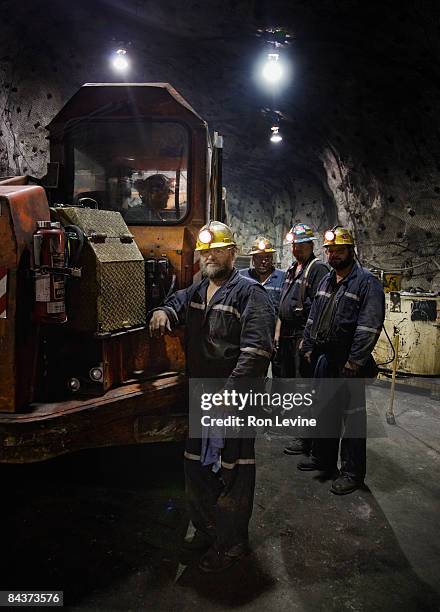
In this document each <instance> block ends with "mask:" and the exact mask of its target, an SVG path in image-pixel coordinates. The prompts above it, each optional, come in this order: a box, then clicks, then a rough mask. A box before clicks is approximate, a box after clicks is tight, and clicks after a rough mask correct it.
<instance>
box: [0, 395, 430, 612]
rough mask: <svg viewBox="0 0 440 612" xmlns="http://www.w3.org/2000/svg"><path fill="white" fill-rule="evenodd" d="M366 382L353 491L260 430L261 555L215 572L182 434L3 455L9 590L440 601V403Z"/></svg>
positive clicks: (294, 602)
mask: <svg viewBox="0 0 440 612" xmlns="http://www.w3.org/2000/svg"><path fill="white" fill-rule="evenodd" d="M388 398H389V391H388V389H386V388H382V387H376V386H374V387H370V389H369V391H368V411H369V431H370V439H369V441H368V473H367V480H366V485H367V486H366V487H365V488H364V489H363V490H359V491H356V492H355V493H353V494H351V495H347V496H343V497H338V496H335V495H332V494H331V493H330V492H329V487H330V484H331V483H330V482H329V481H322V480H320V479H319V477H318V475H317V474H316V473H315V472H312V473H311V472H299V471H298V470H297V469H296V464H297V463H298V461H299V460H300V458H298V457H289V456H286V455H284V454H283V453H282V449H283V447H284V445H285V444H286V442H288V440H289V439H288V438H286V437H284V436H279V435H277V436H271V435H267V434H266V435H265V436H264V437H262V438H260V439H259V440H258V441H257V490H256V497H255V507H254V514H253V519H252V522H251V544H252V553H251V554H250V555H249V556H248V557H246V558H245V559H244V561H243V562H242V563H241V564H240V565H237V566H235V567H232V568H230V569H229V570H227V571H226V572H223V573H222V574H216V575H212V574H210V575H206V574H203V573H202V572H200V571H199V570H198V568H197V557H195V558H194V557H193V558H191V556H189V557H188V555H187V556H186V557H182V555H181V553H180V551H179V548H180V544H181V541H182V539H183V538H184V536H185V534H186V533H187V530H188V519H187V517H186V513H185V499H184V482H183V473H182V446H180V445H154V446H153V445H151V446H143V447H128V448H127V447H125V448H114V449H98V450H90V451H86V452H81V453H77V454H75V455H71V456H67V457H62V458H59V459H56V460H53V461H49V462H46V463H41V464H34V465H28V466H6V465H2V466H0V474H1V482H2V491H3V496H2V504H1V506H2V555H1V557H2V566H3V567H2V569H1V589H2V590H5V589H9V590H23V589H26V590H31V589H38V590H46V589H53V590H55V589H56V590H63V591H64V606H65V607H66V608H67V609H70V610H98V611H100V610H103V611H110V610H124V611H129V610H150V609H151V610H153V609H154V610H166V611H172V610H176V611H177V610H179V611H181V610H188V611H189V610H191V611H194V610H199V609H200V610H202V609H203V610H224V609H243V610H272V609H273V610H275V609H276V610H283V611H284V610H297V611H302V610H304V611H315V610H316V611H318V610H319V611H321V610H322V611H329V610H335V611H336V610H338V611H339V610H355V611H357V610H362V611H363V610H376V611H377V610H380V611H388V610H390V611H391V610H393V611H394V610H396V609H399V608H400V609H401V610H405V611H412V610H414V611H421V610H423V611H428V610H439V609H440V582H439V579H438V578H439V570H440V535H439V514H440V512H439V510H440V494H439V472H440V470H439V465H440V402H439V401H436V400H435V399H430V398H429V396H426V395H421V394H414V393H410V392H406V391H405V392H403V391H398V392H397V394H396V403H395V412H396V425H395V426H389V425H387V424H386V422H385V418H384V413H385V409H386V406H387V404H388Z"/></svg>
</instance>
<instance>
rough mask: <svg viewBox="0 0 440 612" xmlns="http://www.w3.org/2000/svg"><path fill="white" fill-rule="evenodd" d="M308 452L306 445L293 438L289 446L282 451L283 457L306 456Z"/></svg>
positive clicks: (299, 439) (302, 441)
mask: <svg viewBox="0 0 440 612" xmlns="http://www.w3.org/2000/svg"><path fill="white" fill-rule="evenodd" d="M309 452H310V451H309V449H308V448H307V445H306V443H305V442H304V440H301V438H293V440H292V442H291V443H290V444H289V446H286V448H285V449H284V451H283V453H284V454H285V455H308V454H309Z"/></svg>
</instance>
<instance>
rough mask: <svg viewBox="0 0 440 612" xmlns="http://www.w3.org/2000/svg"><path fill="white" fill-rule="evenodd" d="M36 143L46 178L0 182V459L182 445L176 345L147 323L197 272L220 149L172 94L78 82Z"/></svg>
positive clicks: (155, 87) (214, 199)
mask: <svg viewBox="0 0 440 612" xmlns="http://www.w3.org/2000/svg"><path fill="white" fill-rule="evenodd" d="M47 129H48V131H49V141H50V163H49V166H48V173H47V175H46V176H45V177H44V178H43V179H40V180H37V179H32V178H30V177H26V176H18V177H9V178H3V179H0V461H2V462H7V463H26V462H32V461H40V460H43V459H48V458H50V457H55V456H57V455H60V454H63V453H67V452H71V451H75V450H78V449H84V448H91V447H98V446H110V445H121V444H135V443H144V442H150V441H151V442H156V441H166V440H177V439H180V438H182V437H183V436H184V434H185V430H186V420H187V414H186V413H187V406H186V402H185V397H186V392H185V388H186V387H185V377H184V365H185V364H184V351H183V342H182V334H179V333H178V334H174V335H172V336H165V337H164V338H161V339H154V340H153V339H151V338H150V337H149V335H148V329H147V316H146V315H147V312H148V311H149V310H150V309H152V308H154V307H156V306H158V305H160V304H161V302H162V301H163V300H164V299H165V298H166V296H167V295H168V294H169V293H171V292H172V291H174V290H175V289H179V288H182V287H186V286H188V285H190V284H191V283H192V282H193V279H194V278H197V276H198V275H199V274H200V272H199V270H198V261H197V260H196V259H195V255H194V251H193V249H194V244H195V238H196V235H197V232H198V230H199V229H200V227H201V226H202V225H203V224H204V223H206V221H207V219H208V214H209V212H210V211H211V212H212V218H219V216H221V150H220V147H218V146H214V147H211V144H210V138H209V134H208V129H207V125H206V123H205V122H204V121H203V120H202V119H201V118H200V117H199V115H198V114H197V113H196V112H195V111H194V110H193V109H192V108H191V106H190V105H189V104H188V103H187V102H186V101H185V100H184V99H183V98H182V97H181V96H180V95H179V94H178V93H177V92H176V91H175V90H174V89H173V88H172V87H171V86H170V85H168V84H156V83H155V84H149V83H148V84H144V83H134V84H128V83H111V84H101V83H91V84H86V85H84V86H83V87H81V89H80V90H79V91H78V92H77V93H76V94H75V95H74V96H73V97H72V98H71V99H70V100H69V101H68V103H67V104H66V105H65V106H64V108H62V109H61V111H60V112H59V113H58V115H57V116H56V117H55V118H54V119H53V120H52V121H51V123H50V124H49V125H48V127H47ZM219 142H221V139H219Z"/></svg>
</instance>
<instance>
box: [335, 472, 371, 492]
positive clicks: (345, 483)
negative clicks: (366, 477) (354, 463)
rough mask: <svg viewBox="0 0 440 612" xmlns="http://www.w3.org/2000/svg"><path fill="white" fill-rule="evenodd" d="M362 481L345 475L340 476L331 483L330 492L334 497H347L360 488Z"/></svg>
mask: <svg viewBox="0 0 440 612" xmlns="http://www.w3.org/2000/svg"><path fill="white" fill-rule="evenodd" d="M362 484H363V483H362V481H360V480H356V479H355V478H352V477H351V476H348V475H347V474H341V475H340V476H339V477H338V478H336V480H334V481H333V483H332V486H331V489H330V491H331V492H332V493H334V494H335V495H348V493H353V491H356V489H359V487H361V486H362Z"/></svg>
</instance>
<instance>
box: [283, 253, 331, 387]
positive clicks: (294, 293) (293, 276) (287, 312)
mask: <svg viewBox="0 0 440 612" xmlns="http://www.w3.org/2000/svg"><path fill="white" fill-rule="evenodd" d="M312 261H314V263H313V264H312V266H311V267H310V269H309V272H308V274H307V278H306V279H305V278H304V273H305V270H306V269H307V266H308V265H309V264H310V263H311V262H312ZM328 271H329V269H328V266H327V265H326V264H324V263H323V262H322V261H320V260H319V259H317V258H316V257H315V255H312V256H311V257H310V259H309V260H308V261H307V262H306V263H305V264H304V265H303V266H302V268H301V270H299V271H298V263H297V262H295V263H294V264H292V265H291V266H290V268H289V269H288V270H287V272H286V278H285V281H284V286H283V288H282V292H281V298H280V306H279V311H278V317H279V319H280V321H281V330H280V339H279V348H278V351H277V354H276V355H275V357H274V360H273V361H274V362H273V365H272V372H273V375H274V377H275V378H296V377H298V376H303V377H308V376H310V375H311V373H310V372H309V371H308V367H307V365H306V364H304V363H303V362H302V360H300V355H299V353H298V345H299V343H300V341H301V339H302V335H303V330H304V326H305V324H306V321H307V318H308V316H309V312H310V308H311V306H312V302H313V298H314V297H315V293H316V291H317V289H318V285H319V283H320V281H321V279H322V278H323V277H324V276H325V275H326V274H328ZM303 283H305V287H304V291H303V300H302V304H300V302H301V298H300V294H301V287H302V284H303Z"/></svg>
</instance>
